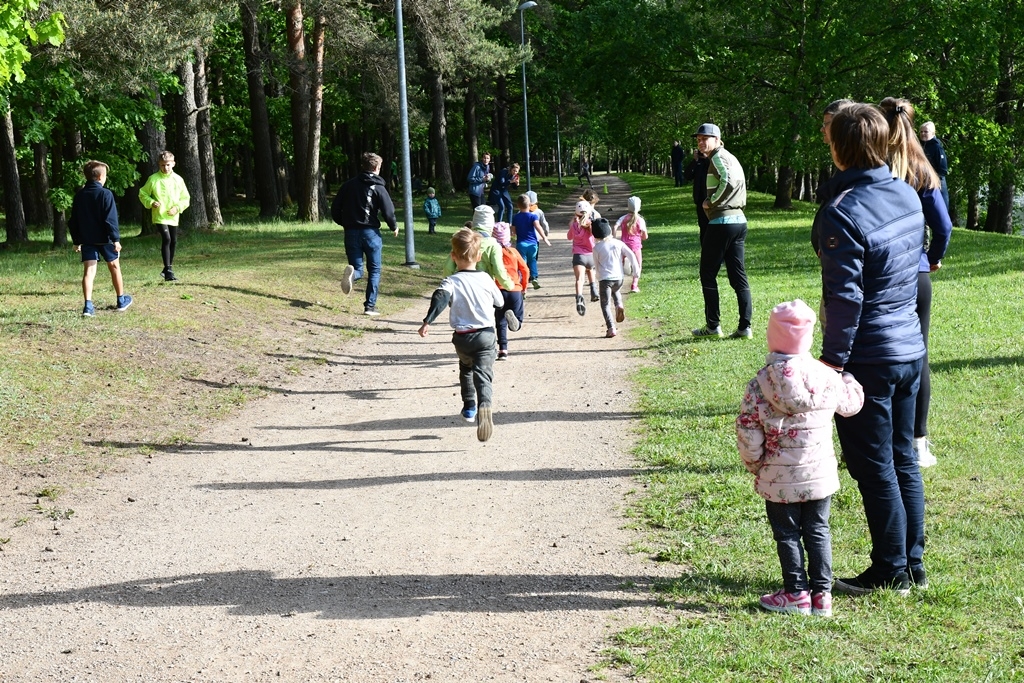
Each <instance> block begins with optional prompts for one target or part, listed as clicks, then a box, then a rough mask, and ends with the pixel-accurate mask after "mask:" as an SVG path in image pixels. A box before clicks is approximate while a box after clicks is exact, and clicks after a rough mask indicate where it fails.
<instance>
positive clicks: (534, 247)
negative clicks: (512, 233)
mask: <svg viewBox="0 0 1024 683" xmlns="http://www.w3.org/2000/svg"><path fill="white" fill-rule="evenodd" d="M539 249H540V244H539V243H537V242H519V241H517V242H516V250H518V251H519V255H520V256H522V257H523V260H524V261H526V267H527V268H529V269H530V280H536V279H537V251H538V250H539Z"/></svg>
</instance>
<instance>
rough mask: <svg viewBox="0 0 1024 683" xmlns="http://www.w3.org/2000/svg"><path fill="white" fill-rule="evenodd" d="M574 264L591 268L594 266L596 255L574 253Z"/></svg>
mask: <svg viewBox="0 0 1024 683" xmlns="http://www.w3.org/2000/svg"><path fill="white" fill-rule="evenodd" d="M572 264H573V265H574V266H583V267H584V268H587V269H590V268H593V267H594V255H593V254H573V255H572Z"/></svg>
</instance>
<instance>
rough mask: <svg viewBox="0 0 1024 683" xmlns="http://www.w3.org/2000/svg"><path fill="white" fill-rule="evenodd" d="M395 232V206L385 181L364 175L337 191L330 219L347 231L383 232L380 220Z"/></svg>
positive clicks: (366, 173)
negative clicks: (382, 217) (381, 216)
mask: <svg viewBox="0 0 1024 683" xmlns="http://www.w3.org/2000/svg"><path fill="white" fill-rule="evenodd" d="M380 214H383V216H384V221H385V222H386V223H387V224H388V227H389V228H391V229H392V230H394V229H395V205H394V204H392V203H391V195H389V194H388V190H387V187H386V186H385V185H384V179H383V178H381V177H380V176H379V175H377V174H375V173H370V172H368V171H363V172H362V173H360V174H359V175H357V176H356V177H355V178H352V179H351V180H349V181H348V182H346V183H345V184H344V185H342V186H341V189H340V190H338V195H337V196H336V197H335V198H334V203H333V204H331V218H333V219H334V222H335V223H337V224H338V225H340V226H342V227H343V228H345V229H346V230H360V229H363V230H376V231H378V232H379V231H380V217H379V215H380Z"/></svg>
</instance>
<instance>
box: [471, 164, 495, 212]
mask: <svg viewBox="0 0 1024 683" xmlns="http://www.w3.org/2000/svg"><path fill="white" fill-rule="evenodd" d="M491 178H493V176H492V175H491V155H490V154H489V153H488V152H484V153H483V155H482V156H481V157H480V161H478V162H476V163H475V164H473V166H472V167H471V168H470V169H469V173H468V174H467V175H466V184H467V188H468V192H469V208H471V209H475V208H476V207H478V206H480V205H481V204H484V203H486V202H485V201H484V194H485V193H486V192H487V183H489V182H491Z"/></svg>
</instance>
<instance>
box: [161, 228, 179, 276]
mask: <svg viewBox="0 0 1024 683" xmlns="http://www.w3.org/2000/svg"><path fill="white" fill-rule="evenodd" d="M156 229H157V230H159V231H160V255H161V256H163V259H164V270H170V268H171V266H173V265H174V248H175V247H176V246H178V226H176V225H161V224H159V223H158V224H157V226H156Z"/></svg>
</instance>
